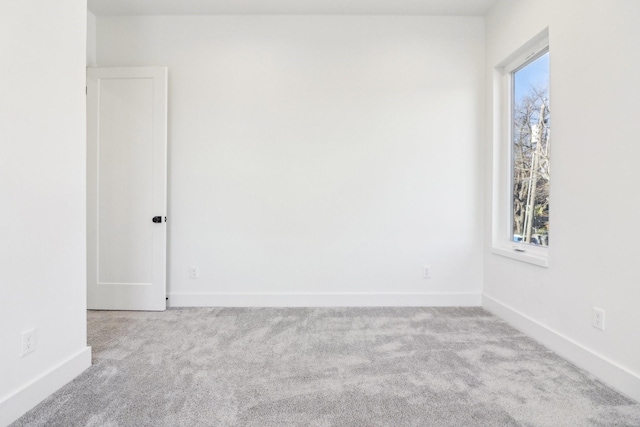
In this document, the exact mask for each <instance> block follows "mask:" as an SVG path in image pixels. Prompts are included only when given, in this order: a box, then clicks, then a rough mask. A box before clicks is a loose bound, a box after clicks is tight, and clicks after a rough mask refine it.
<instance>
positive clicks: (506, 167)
mask: <svg viewBox="0 0 640 427" xmlns="http://www.w3.org/2000/svg"><path fill="white" fill-rule="evenodd" d="M494 89H495V95H496V96H495V97H494V101H495V103H494V116H495V118H496V120H495V121H494V123H495V124H496V126H495V127H494V209H493V212H494V215H493V252H494V253H496V254H498V255H503V256H507V257H510V258H515V259H519V260H521V261H526V262H531V263H533V264H536V265H540V266H545V267H546V266H547V251H548V247H549V225H550V216H549V189H550V169H549V162H550V160H549V154H550V135H551V108H550V104H549V42H548V32H547V30H545V31H544V32H542V33H540V34H539V35H538V36H536V37H535V38H534V39H533V40H532V41H530V42H529V43H527V44H526V45H525V46H523V47H522V48H521V49H519V50H518V51H517V52H515V53H514V54H513V55H511V56H510V57H509V58H507V59H506V60H505V61H503V62H502V63H501V64H499V65H498V67H496V73H495V76H494Z"/></svg>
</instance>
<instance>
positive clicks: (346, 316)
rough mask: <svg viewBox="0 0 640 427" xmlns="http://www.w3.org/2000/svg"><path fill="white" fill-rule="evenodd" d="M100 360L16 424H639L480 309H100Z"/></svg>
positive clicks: (607, 393)
mask: <svg viewBox="0 0 640 427" xmlns="http://www.w3.org/2000/svg"><path fill="white" fill-rule="evenodd" d="M88 317H89V345H91V346H92V347H93V357H94V360H93V363H94V364H93V366H92V367H91V368H90V369H88V370H87V371H85V372H84V373H83V374H82V375H80V376H79V377H78V378H76V379H75V380H74V381H73V382H71V383H70V384H68V385H67V386H65V387H63V388H62V389H61V390H59V391H58V392H57V393H55V394H54V395H52V396H51V397H49V398H48V399H46V400H45V401H44V402H42V403H41V404H40V405H38V406H37V407H36V408H34V409H33V410H32V411H30V412H29V413H27V414H26V415H25V416H24V417H22V418H21V419H19V420H18V421H17V422H16V423H14V424H13V425H14V426H16V427H17V426H65V427H71V426H260V427H268V426H492V427H495V426H554V427H557V426H640V404H638V403H635V402H634V401H632V400H629V399H627V398H626V397H624V396H622V395H621V394H619V393H617V392H616V391H614V390H612V389H611V388H609V387H607V386H605V385H604V384H603V383H601V382H599V381H598V380H596V379H594V378H593V377H592V376H590V375H589V374H587V373H586V372H584V371H582V370H580V369H578V368H576V367H574V366H573V365H571V364H570V363H569V362H567V361H565V360H563V359H562V358H560V357H558V356H557V355H555V354H554V353H552V352H550V351H549V350H547V349H546V348H545V347H543V346H541V345H539V344H537V343H536V342H534V341H532V340H531V339H529V338H527V337H526V336H524V335H522V334H521V333H519V332H518V331H516V330H515V329H513V328H511V327H510V326H508V325H507V324H506V323H504V322H503V321H502V320H500V319H498V318H497V317H495V316H492V315H491V314H489V313H487V312H486V311H484V310H482V309H480V308H283V309H276V308H253V309H242V308H236V309H229V308H196V309H172V310H168V311H167V312H165V313H143V312H89V315H88Z"/></svg>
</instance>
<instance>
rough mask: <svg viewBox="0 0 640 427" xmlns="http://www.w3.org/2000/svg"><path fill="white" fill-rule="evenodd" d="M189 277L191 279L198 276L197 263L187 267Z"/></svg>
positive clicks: (198, 268)
mask: <svg viewBox="0 0 640 427" xmlns="http://www.w3.org/2000/svg"><path fill="white" fill-rule="evenodd" d="M189 277H190V278H192V279H199V278H200V267H198V266H197V265H192V266H191V267H190V268H189Z"/></svg>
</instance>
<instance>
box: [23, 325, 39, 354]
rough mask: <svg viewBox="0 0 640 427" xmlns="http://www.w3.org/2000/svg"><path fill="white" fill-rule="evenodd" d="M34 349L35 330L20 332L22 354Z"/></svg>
mask: <svg viewBox="0 0 640 427" xmlns="http://www.w3.org/2000/svg"><path fill="white" fill-rule="evenodd" d="M35 350H36V330H35V329H29V330H28V331H24V332H23V333H22V355H23V356H24V355H26V354H29V353H31V352H33V351H35Z"/></svg>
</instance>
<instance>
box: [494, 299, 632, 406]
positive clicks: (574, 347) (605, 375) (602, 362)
mask: <svg viewBox="0 0 640 427" xmlns="http://www.w3.org/2000/svg"><path fill="white" fill-rule="evenodd" d="M482 307H483V308H485V309H486V310H488V311H490V312H491V313H493V314H495V315H496V316H498V317H501V318H502V319H504V320H505V321H506V322H507V323H509V324H510V325H511V326H513V327H515V328H516V329H518V330H520V331H522V332H523V333H525V334H527V335H529V336H530V337H531V338H533V339H535V340H536V341H538V342H540V343H541V344H543V345H544V346H546V347H548V348H549V349H551V350H552V351H554V352H555V353H557V354H558V355H560V356H562V357H564V358H565V359H567V360H568V361H570V362H571V363H573V364H574V365H576V366H578V367H579V368H582V369H584V370H585V371H587V372H589V373H591V374H593V375H594V376H595V377H597V378H598V379H600V380H601V381H602V382H604V383H606V384H607V385H609V386H611V387H613V388H615V389H617V390H618V391H620V392H621V393H623V394H625V395H626V396H628V397H630V398H631V399H633V400H636V401H638V402H640V376H638V375H637V374H635V373H633V372H631V371H629V370H628V369H626V368H624V367H622V366H620V365H618V364H617V363H615V362H614V361H612V360H609V359H608V358H606V357H605V356H602V355H600V354H598V353H596V352H594V351H593V350H590V349H588V348H586V347H585V346H583V345H582V344H580V343H577V342H576V341H574V340H572V339H571V338H569V337H567V336H565V335H563V334H561V333H559V332H557V331H554V330H553V329H551V328H549V327H547V326H545V325H543V324H541V323H540V322H538V321H537V320H534V319H532V318H531V317H529V316H527V315H526V314H524V313H521V312H519V311H518V310H516V309H514V308H512V307H509V306H508V305H506V304H504V303H502V302H501V301H499V300H497V299H495V298H493V297H491V296H489V295H486V294H483V295H482Z"/></svg>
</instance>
